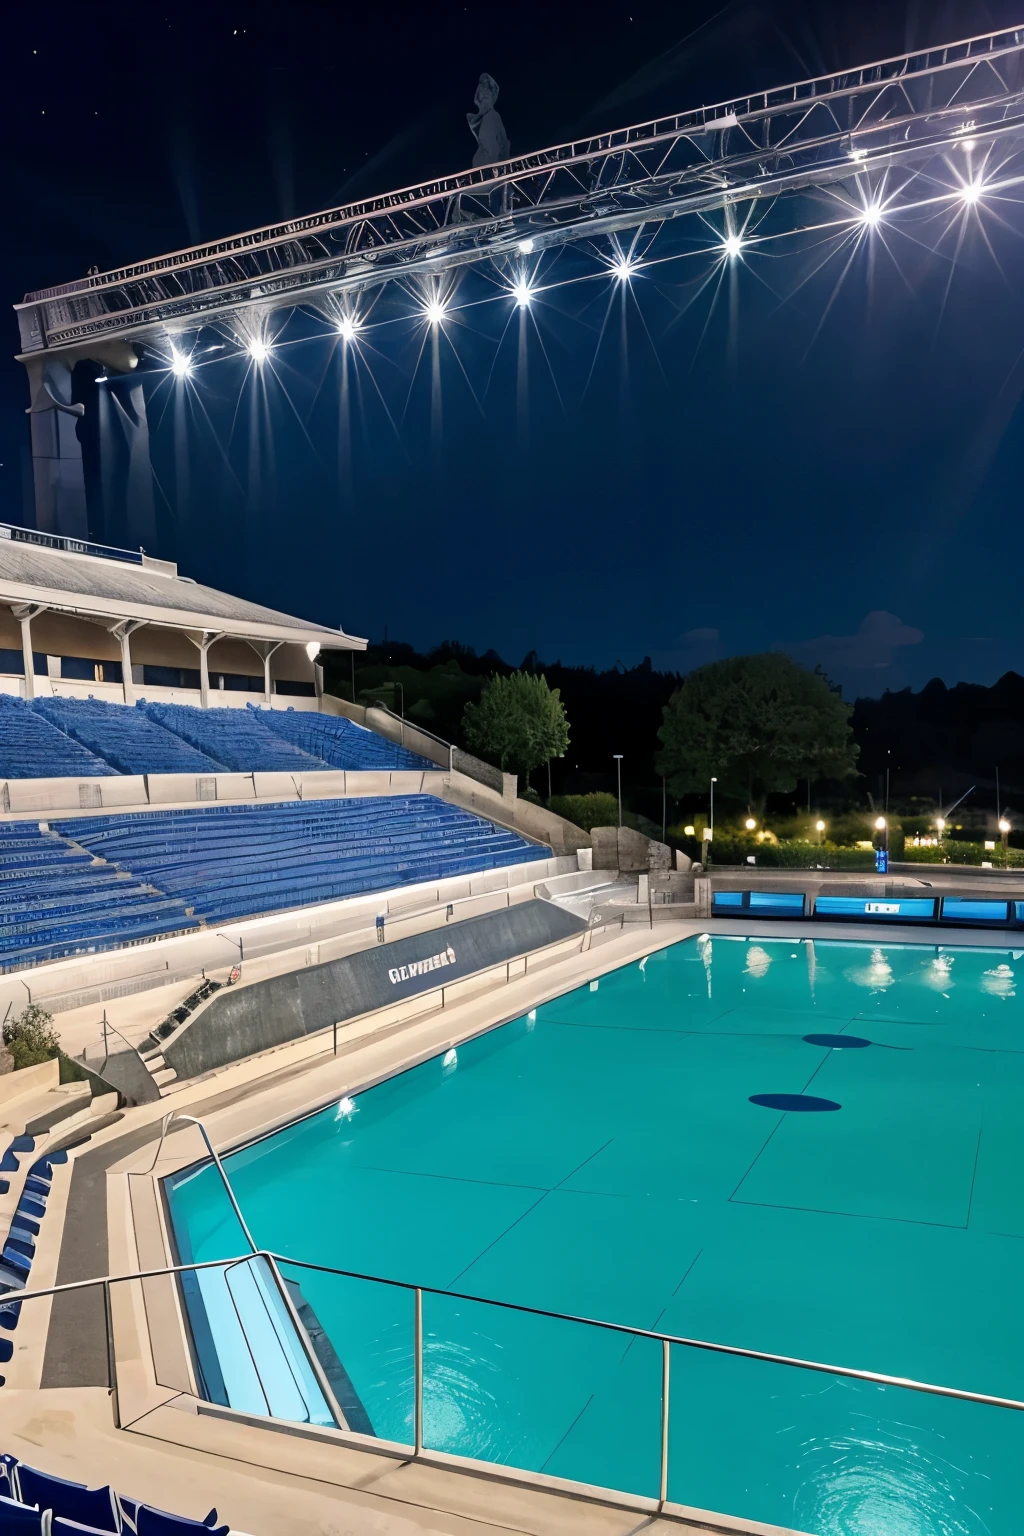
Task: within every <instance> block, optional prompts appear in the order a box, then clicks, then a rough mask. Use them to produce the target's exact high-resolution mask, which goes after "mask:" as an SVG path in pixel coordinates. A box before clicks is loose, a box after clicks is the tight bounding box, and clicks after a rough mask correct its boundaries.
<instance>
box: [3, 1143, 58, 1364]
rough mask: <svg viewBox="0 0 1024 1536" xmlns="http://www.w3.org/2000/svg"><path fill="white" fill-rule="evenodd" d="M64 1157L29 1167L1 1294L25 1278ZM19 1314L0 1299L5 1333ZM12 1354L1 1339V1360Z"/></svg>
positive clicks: (27, 1148)
mask: <svg viewBox="0 0 1024 1536" xmlns="http://www.w3.org/2000/svg"><path fill="white" fill-rule="evenodd" d="M17 1140H18V1141H20V1142H21V1143H22V1144H23V1145H22V1148H21V1151H23V1152H26V1153H29V1152H32V1151H34V1150H35V1142H34V1141H33V1139H32V1137H30V1136H25V1137H19V1138H17ZM26 1143H27V1145H25V1144H26ZM15 1146H16V1143H12V1144H11V1147H10V1148H9V1153H11V1154H14V1152H15ZM7 1160H8V1154H5V1162H6V1161H7ZM67 1160H68V1154H67V1152H65V1151H58V1152H49V1153H47V1154H45V1155H44V1156H43V1157H37V1158H36V1160H35V1162H34V1163H33V1164H32V1166H31V1167H30V1168H29V1171H28V1177H27V1178H26V1180H25V1186H24V1188H23V1189H22V1192H21V1198H20V1199H19V1201H18V1205H17V1208H16V1210H15V1212H14V1215H13V1216H12V1217H11V1225H10V1229H9V1230H8V1233H7V1237H6V1239H5V1241H4V1245H3V1248H2V1250H0V1293H2V1294H3V1296H10V1295H12V1294H16V1293H17V1292H18V1291H19V1290H21V1289H22V1288H23V1287H24V1284H25V1281H26V1280H27V1279H28V1274H29V1270H30V1269H31V1268H32V1260H33V1259H34V1258H35V1255H36V1238H37V1237H38V1236H39V1229H40V1224H41V1222H42V1220H43V1217H44V1216H45V1215H46V1201H47V1198H48V1197H49V1193H50V1185H51V1183H52V1180H53V1170H54V1167H55V1166H56V1165H57V1164H59V1163H66V1162H67ZM17 1161H18V1159H17V1155H14V1156H11V1157H10V1162H13V1163H14V1165H15V1167H14V1168H11V1167H10V1166H8V1167H7V1169H6V1171H7V1172H14V1171H15V1168H16V1167H17ZM20 1313H21V1302H20V1301H3V1300H0V1328H2V1329H3V1330H4V1331H5V1332H6V1333H13V1332H14V1330H15V1328H16V1327H17V1326H18V1317H19V1316H20ZM13 1353H14V1346H13V1344H12V1343H11V1340H10V1339H0V1361H4V1362H6V1361H8V1360H10V1358H11V1355H12V1354H13ZM3 1380H4V1378H3V1377H2V1376H0V1386H2V1385H3Z"/></svg>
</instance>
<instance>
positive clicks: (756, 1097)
mask: <svg viewBox="0 0 1024 1536" xmlns="http://www.w3.org/2000/svg"><path fill="white" fill-rule="evenodd" d="M750 1102H751V1104H760V1106H761V1108H762V1109H784V1110H792V1111H793V1112H794V1113H796V1114H805V1115H808V1114H822V1113H824V1111H825V1110H829V1109H842V1107H843V1106H842V1105H841V1104H837V1103H836V1101H835V1099H816V1098H815V1097H814V1095H813V1093H752V1094H751V1095H750Z"/></svg>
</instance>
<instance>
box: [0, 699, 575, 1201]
mask: <svg viewBox="0 0 1024 1536" xmlns="http://www.w3.org/2000/svg"><path fill="white" fill-rule="evenodd" d="M224 713H228V711H224ZM239 713H241V711H240V712H239ZM250 718H251V717H250ZM15 827H17V828H18V832H17V833H16V834H15V833H13V832H11V829H12V828H15ZM9 832H11V836H10V838H8V833H9ZM68 839H72V840H73V843H74V846H72V844H71V843H70V842H69V841H68ZM6 841H10V842H11V844H12V846H13V849H14V852H13V854H12V859H13V862H12V863H11V864H10V866H9V867H5V879H4V880H3V881H2V882H0V970H11V969H14V968H15V967H18V966H23V965H26V964H32V963H36V962H38V961H41V960H48V959H56V958H58V957H59V956H62V955H70V954H79V953H83V952H85V953H88V952H91V951H93V950H97V951H98V950H105V949H111V948H114V947H116V946H117V945H119V944H124V943H129V942H135V941H138V940H140V939H145V938H155V937H158V936H160V935H163V934H167V933H178V932H183V931H187V930H188V929H192V928H196V927H198V926H199V925H200V923H219V922H227V921H229V920H231V919H232V918H240V917H252V916H257V915H259V914H261V913H267V912H280V911H283V910H285V909H287V908H291V907H303V906H309V905H311V904H312V903H315V902H327V901H338V900H341V899H342V898H344V897H347V896H359V895H365V894H368V893H370V892H373V891H384V890H389V889H392V888H393V887H396V886H401V885H410V884H415V883H418V882H422V881H436V880H442V879H445V878H446V877H447V876H451V875H467V874H476V873H479V872H481V871H483V870H487V869H495V868H498V867H499V866H502V865H507V864H523V863H528V862H530V861H531V860H534V859H540V858H546V857H548V854H549V850H548V849H547V848H546V847H543V846H538V845H537V844H536V843H529V842H527V841H526V839H525V838H522V837H520V836H519V834H518V833H516V832H510V831H508V830H506V829H505V828H503V827H497V826H494V825H493V823H491V822H489V821H484V820H482V819H481V818H480V817H478V816H473V815H471V814H470V813H469V812H468V811H464V810H461V809H460V808H459V807H458V806H454V805H449V804H448V803H447V802H445V801H443V800H439V799H437V798H436V797H435V796H433V795H390V796H372V797H366V798H360V799H351V800H312V801H297V802H289V803H284V804H273V805H211V806H201V807H200V806H196V807H195V808H194V809H193V808H190V809H187V810H175V811H139V812H134V811H133V812H126V813H124V814H123V815H117V816H89V817H74V818H71V819H69V820H66V821H60V822H54V823H52V824H51V827H50V830H49V831H48V832H40V830H39V827H38V825H37V824H35V823H31V824H28V826H27V827H26V824H24V823H14V822H0V850H2V847H3V844H4V843H5V842H6ZM16 1159H17V1155H16V1154H13V1153H9V1154H8V1162H9V1163H10V1164H13V1166H10V1167H9V1168H8V1171H10V1172H14V1170H15V1167H16ZM5 1166H6V1164H4V1162H3V1160H2V1159H0V1171H3V1170H4V1167H5ZM31 1174H32V1176H30V1178H29V1180H28V1183H27V1185H26V1191H27V1193H28V1194H29V1195H31V1196H36V1195H38V1196H41V1197H42V1198H44V1199H45V1194H46V1190H47V1188H48V1184H47V1183H46V1182H45V1180H43V1179H40V1178H39V1177H37V1176H36V1174H37V1169H36V1168H33V1169H32V1171H31ZM37 1185H38V1186H39V1187H38V1188H37V1187H36V1186H37ZM26 1214H29V1215H31V1214H32V1213H31V1212H26Z"/></svg>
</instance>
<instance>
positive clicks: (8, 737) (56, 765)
mask: <svg viewBox="0 0 1024 1536" xmlns="http://www.w3.org/2000/svg"><path fill="white" fill-rule="evenodd" d="M436 767H437V764H436V763H432V762H430V761H429V760H428V759H427V758H425V757H420V756H419V755H418V754H417V753H415V752H410V751H408V750H407V749H406V748H405V747H403V746H401V745H400V744H399V743H397V742H393V741H389V740H388V739H387V738H386V737H384V736H378V735H376V734H375V733H374V732H373V731H368V730H366V729H365V728H364V727H363V726H361V725H356V724H355V722H354V721H352V720H347V719H344V718H341V717H338V716H335V715H321V714H318V713H316V712H314V711H307V710H300V709H294V708H291V709H285V710H279V709H257V708H255V707H254V706H253V705H251V704H249V705H247V706H246V707H245V708H244V709H196V708H194V707H193V706H192V705H188V704H160V703H152V702H148V703H147V702H146V700H144V699H142V700H140V701H139V702H138V703H137V704H136V705H135V706H134V707H129V706H127V705H124V704H108V703H106V702H104V701H103V700H100V699H94V698H87V699H70V698H63V697H52V698H51V697H46V698H39V699H34V700H32V701H31V702H26V701H25V700H23V699H18V698H14V697H13V696H11V695H10V694H0V779H4V778H8V779H33V778H85V777H89V778H93V777H97V776H107V775H110V774H113V773H132V774H142V773H196V774H209V773H226V772H231V773H276V772H284V773H316V772H323V771H324V770H326V769H328V768H343V769H347V770H349V771H353V772H360V771H393V770H407V771H415V772H422V771H424V770H426V769H432V768H436Z"/></svg>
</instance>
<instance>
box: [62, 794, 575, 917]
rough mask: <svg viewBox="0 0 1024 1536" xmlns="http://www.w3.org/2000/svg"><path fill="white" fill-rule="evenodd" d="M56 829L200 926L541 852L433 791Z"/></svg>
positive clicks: (149, 814)
mask: <svg viewBox="0 0 1024 1536" xmlns="http://www.w3.org/2000/svg"><path fill="white" fill-rule="evenodd" d="M55 825H56V829H57V830H58V831H59V832H60V833H62V834H63V835H66V836H68V837H71V838H74V839H75V841H76V842H77V843H80V844H81V845H82V846H84V847H85V848H87V849H88V850H89V851H90V852H92V853H95V854H97V855H99V856H101V857H102V858H104V859H107V860H109V861H110V862H111V863H113V864H116V865H117V866H118V868H120V869H122V870H125V871H130V872H131V874H132V875H133V876H135V877H136V878H138V879H141V880H145V881H146V882H147V883H148V884H150V885H152V886H153V887H155V888H157V889H159V890H160V891H162V892H164V893H165V894H166V896H168V897H176V898H177V899H178V900H179V901H181V902H182V903H183V904H185V906H186V907H187V908H190V909H192V911H193V912H194V913H195V914H196V915H197V916H201V917H202V918H204V919H205V920H206V921H207V922H214V921H225V920H227V919H228V918H232V917H242V916H250V915H256V914H257V913H261V912H273V911H281V910H283V909H285V908H288V907H297V906H307V905H310V904H311V903H313V902H322V901H336V900H340V899H341V898H343V897H346V896H354V895H361V894H364V893H367V892H370V891H378V890H387V889H389V888H391V887H394V886H399V885H407V884H412V883H415V882H418V881H431V880H440V879H444V878H446V877H447V876H450V875H462V874H474V873H478V872H480V871H481V870H485V869H493V868H496V867H498V866H500V865H506V864H520V863H526V862H529V861H530V860H533V859H537V858H545V857H547V855H548V849H547V848H544V847H538V845H537V844H535V843H530V842H527V841H526V839H525V838H522V837H520V836H519V835H518V834H517V833H515V832H509V831H507V830H505V829H504V828H501V827H496V826H494V825H493V824H492V823H491V822H488V821H484V820H482V819H481V818H480V817H478V816H473V815H471V814H470V813H469V812H468V811H464V810H462V809H461V808H460V807H458V806H455V805H450V804H448V803H447V802H445V801H443V800H439V799H438V798H437V797H436V796H433V795H394V796H369V797H366V798H363V799H351V800H315V801H299V802H290V803H287V804H282V805H255V806H254V805H236V806H210V807H204V808H201V809H200V808H195V809H187V810H180V811H140V812H131V813H128V814H126V815H123V816H116V817H112V816H94V817H93V816H91V817H75V818H72V819H70V820H67V821H62V822H60V823H57V824H55Z"/></svg>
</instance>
